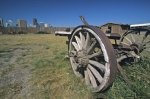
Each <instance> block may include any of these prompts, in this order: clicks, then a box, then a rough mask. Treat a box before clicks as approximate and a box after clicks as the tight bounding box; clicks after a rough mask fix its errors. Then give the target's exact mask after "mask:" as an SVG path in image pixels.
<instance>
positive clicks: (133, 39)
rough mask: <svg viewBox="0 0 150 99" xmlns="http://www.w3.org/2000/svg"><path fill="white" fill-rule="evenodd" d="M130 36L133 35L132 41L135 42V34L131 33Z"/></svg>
mask: <svg viewBox="0 0 150 99" xmlns="http://www.w3.org/2000/svg"><path fill="white" fill-rule="evenodd" d="M130 36H131V39H132V41H133V42H135V38H134V36H133V34H131V35H130Z"/></svg>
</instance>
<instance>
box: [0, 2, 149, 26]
mask: <svg viewBox="0 0 150 99" xmlns="http://www.w3.org/2000/svg"><path fill="white" fill-rule="evenodd" d="M81 15H82V16H84V17H85V19H86V20H87V21H88V23H89V24H91V25H103V24H105V23H108V22H114V23H122V24H137V23H150V0H1V1H0V17H1V18H3V19H4V21H7V20H13V22H16V20H17V19H25V20H27V22H28V24H32V19H33V18H37V20H38V22H44V23H48V24H50V25H52V26H61V27H62V26H77V25H81V24H82V22H81V21H80V18H79V16H81Z"/></svg>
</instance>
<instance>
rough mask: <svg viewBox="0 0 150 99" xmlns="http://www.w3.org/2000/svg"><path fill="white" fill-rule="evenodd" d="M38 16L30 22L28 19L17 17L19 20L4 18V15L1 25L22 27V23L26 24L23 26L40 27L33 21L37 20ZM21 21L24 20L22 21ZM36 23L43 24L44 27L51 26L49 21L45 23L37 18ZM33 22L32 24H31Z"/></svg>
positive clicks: (0, 18)
mask: <svg viewBox="0 0 150 99" xmlns="http://www.w3.org/2000/svg"><path fill="white" fill-rule="evenodd" d="M35 19H36V18H32V22H28V21H27V20H26V19H17V20H11V19H7V20H4V19H3V18H2V17H0V26H4V27H22V25H20V24H24V25H23V27H24V26H25V27H38V26H35V24H34V23H33V20H35ZM20 21H23V23H22V22H20ZM36 22H37V23H36V25H40V24H42V27H49V26H50V24H49V23H44V22H40V21H39V22H38V20H37V19H36ZM29 23H31V24H29Z"/></svg>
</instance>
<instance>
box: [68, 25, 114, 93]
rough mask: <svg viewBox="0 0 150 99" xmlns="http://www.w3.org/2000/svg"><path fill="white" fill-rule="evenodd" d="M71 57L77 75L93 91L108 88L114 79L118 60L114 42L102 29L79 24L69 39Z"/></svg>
mask: <svg viewBox="0 0 150 99" xmlns="http://www.w3.org/2000/svg"><path fill="white" fill-rule="evenodd" d="M69 57H70V62H71V66H72V68H73V71H74V73H75V75H76V76H78V77H83V78H84V79H85V83H86V85H87V86H88V87H89V88H90V89H91V90H92V91H93V92H99V91H104V90H106V89H107V88H108V87H109V86H110V85H111V84H112V83H113V81H114V78H115V76H116V73H117V61H116V57H115V54H114V50H113V47H112V44H111V43H110V41H109V39H108V38H107V37H106V36H105V34H104V33H103V32H102V31H100V29H98V28H96V27H94V26H78V27H77V28H75V29H74V31H73V32H72V36H71V39H70V41H69Z"/></svg>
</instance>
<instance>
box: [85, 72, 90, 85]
mask: <svg viewBox="0 0 150 99" xmlns="http://www.w3.org/2000/svg"><path fill="white" fill-rule="evenodd" d="M84 75H85V83H86V85H87V86H90V78H89V75H88V71H87V70H85V71H84Z"/></svg>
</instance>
